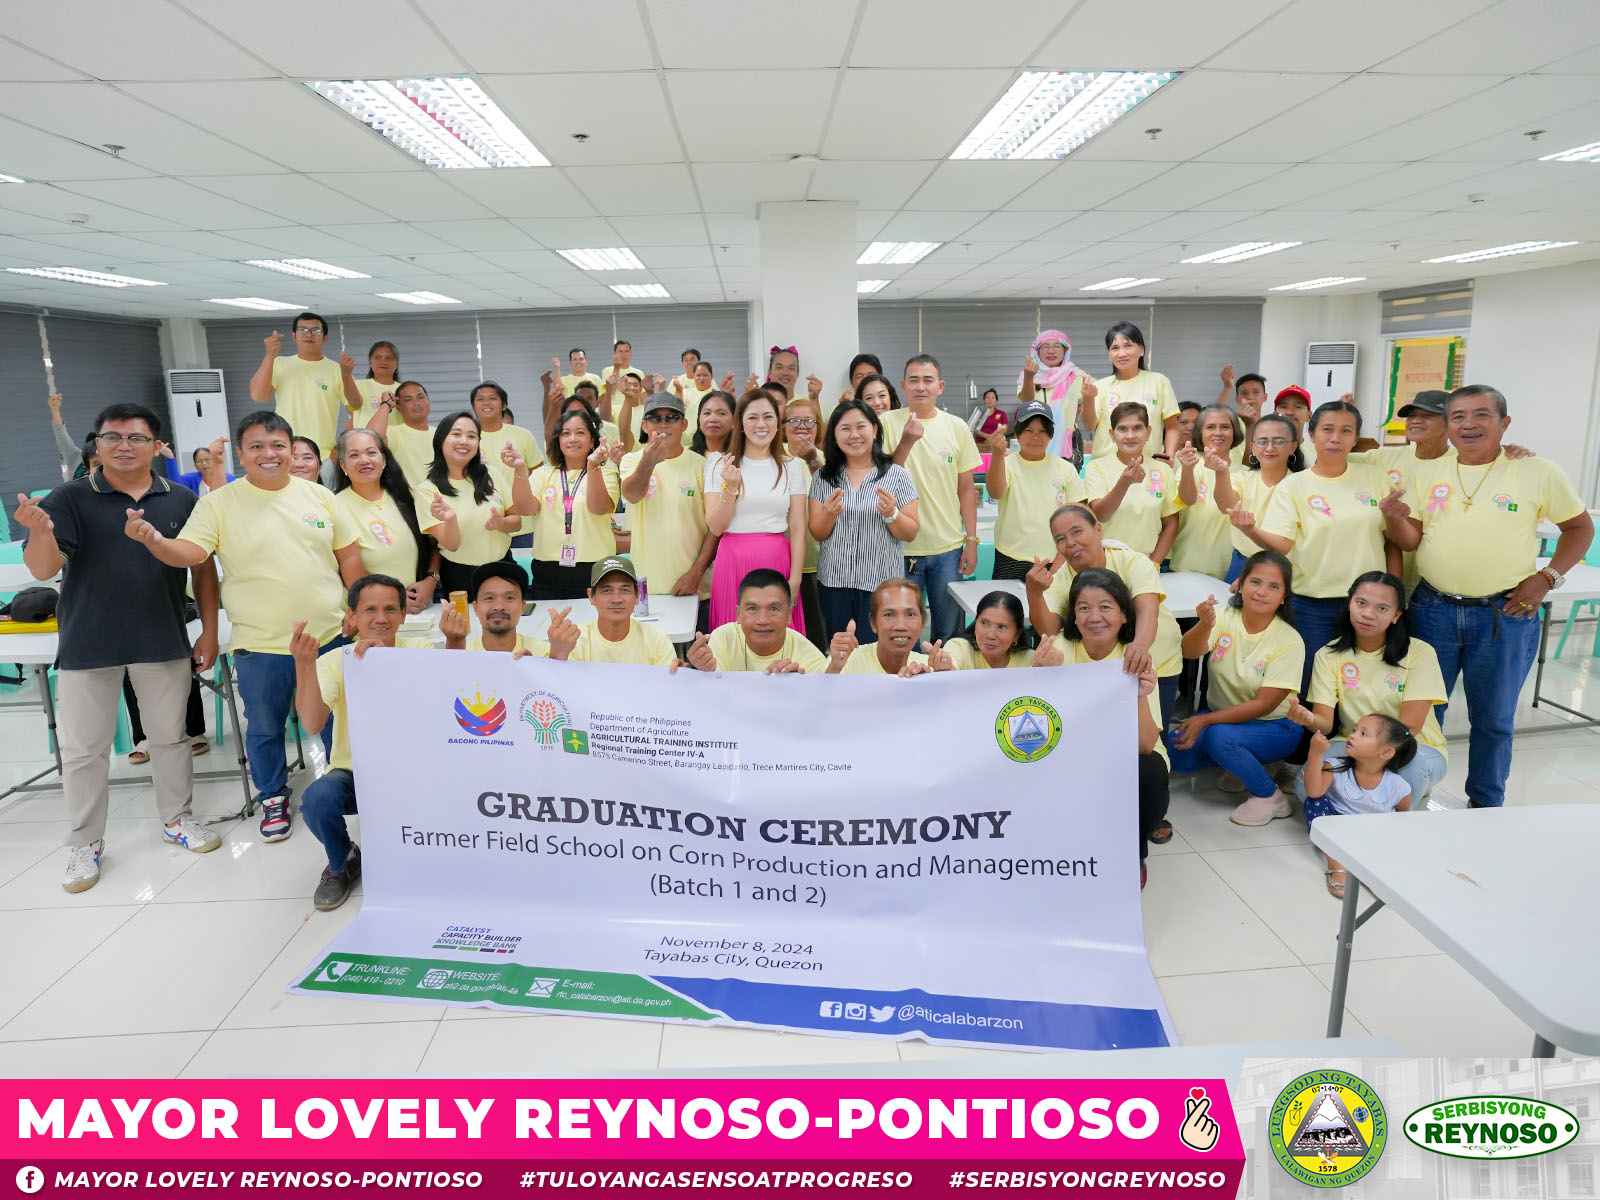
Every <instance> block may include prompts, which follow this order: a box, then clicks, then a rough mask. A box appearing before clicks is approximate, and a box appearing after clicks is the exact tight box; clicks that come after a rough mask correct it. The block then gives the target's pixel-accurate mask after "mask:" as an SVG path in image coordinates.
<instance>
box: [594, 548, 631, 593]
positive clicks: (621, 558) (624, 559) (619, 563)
mask: <svg viewBox="0 0 1600 1200" xmlns="http://www.w3.org/2000/svg"><path fill="white" fill-rule="evenodd" d="M613 571H621V572H622V573H623V574H624V575H626V576H627V577H628V578H629V579H631V580H633V581H634V582H635V583H638V582H639V572H637V571H635V570H634V569H633V562H632V561H631V560H630V559H629V558H628V556H627V555H625V554H612V555H610V556H608V557H606V558H602V559H601V560H600V561H599V562H597V563H595V565H594V570H592V571H590V572H589V586H590V587H599V586H600V581H601V580H602V579H604V578H605V577H606V576H607V575H609V574H611V573H612V572H613Z"/></svg>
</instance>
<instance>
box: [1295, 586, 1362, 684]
mask: <svg viewBox="0 0 1600 1200" xmlns="http://www.w3.org/2000/svg"><path fill="white" fill-rule="evenodd" d="M1349 607H1350V599H1349V597H1347V596H1296V597H1295V598H1294V627H1295V630H1296V631H1297V632H1298V633H1299V634H1300V640H1301V641H1303V642H1304V643H1305V644H1306V665H1305V668H1304V669H1303V670H1302V671H1301V672H1300V694H1301V695H1302V696H1304V695H1305V694H1306V692H1307V691H1308V690H1309V689H1310V687H1311V664H1312V663H1313V662H1314V661H1315V660H1316V657H1317V651H1318V650H1321V649H1322V648H1323V647H1324V646H1326V645H1327V644H1328V643H1329V642H1331V641H1333V631H1334V627H1335V626H1336V625H1338V623H1339V614H1340V613H1342V612H1344V611H1345V609H1347V608H1349Z"/></svg>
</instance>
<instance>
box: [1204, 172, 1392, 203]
mask: <svg viewBox="0 0 1600 1200" xmlns="http://www.w3.org/2000/svg"><path fill="white" fill-rule="evenodd" d="M1236 165H1237V167H1238V169H1239V170H1241V171H1243V172H1245V173H1246V176H1245V177H1247V178H1249V182H1248V183H1243V182H1241V184H1240V186H1239V187H1237V188H1231V189H1227V190H1224V191H1222V192H1221V193H1219V194H1218V195H1216V196H1214V197H1213V198H1212V199H1210V200H1206V201H1203V202H1201V203H1200V204H1199V205H1197V206H1196V207H1199V208H1216V209H1224V210H1228V211H1232V210H1234V209H1236V208H1238V207H1239V206H1240V205H1244V206H1246V207H1248V208H1253V209H1270V208H1277V207H1279V206H1280V205H1292V204H1296V203H1302V204H1303V203H1315V202H1316V198H1317V197H1319V196H1320V195H1321V194H1322V193H1323V192H1324V191H1327V190H1328V189H1330V188H1336V187H1344V186H1345V185H1347V184H1352V183H1358V182H1360V181H1361V180H1364V179H1371V178H1372V177H1373V176H1375V175H1379V174H1381V173H1382V172H1383V171H1384V170H1386V168H1385V167H1384V166H1383V165H1381V164H1379V163H1337V164H1335V163H1296V164H1295V165H1294V166H1292V167H1290V168H1288V169H1287V170H1283V169H1282V164H1279V167H1278V168H1275V170H1276V172H1277V173H1276V174H1273V175H1269V176H1267V177H1265V178H1262V177H1260V176H1258V175H1256V174H1255V168H1256V167H1257V166H1258V165H1259V164H1257V163H1239V164H1236Z"/></svg>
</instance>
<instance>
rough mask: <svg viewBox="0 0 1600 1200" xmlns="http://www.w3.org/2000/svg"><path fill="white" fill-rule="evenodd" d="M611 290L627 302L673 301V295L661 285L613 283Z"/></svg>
mask: <svg viewBox="0 0 1600 1200" xmlns="http://www.w3.org/2000/svg"><path fill="white" fill-rule="evenodd" d="M611 290H612V291H613V292H615V293H616V294H617V295H619V296H621V297H623V298H624V299H627V300H670V299H672V293H671V292H669V291H667V289H666V288H664V287H662V286H661V285H660V284H659V283H613V284H612V285H611Z"/></svg>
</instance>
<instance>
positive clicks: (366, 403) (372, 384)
mask: <svg viewBox="0 0 1600 1200" xmlns="http://www.w3.org/2000/svg"><path fill="white" fill-rule="evenodd" d="M342 386H343V385H342V383H341V391H340V393H339V394H340V396H341V398H342V397H343V395H344V392H343V390H342ZM399 386H400V382H399V380H396V381H395V382H394V383H379V382H378V381H377V380H376V379H358V380H356V391H358V392H360V393H361V407H360V408H359V409H357V410H356V412H355V414H354V415H353V416H351V418H350V428H352V429H365V428H366V427H367V422H368V421H370V420H372V418H373V417H375V416H377V415H378V397H379V396H381V395H383V394H384V393H385V392H389V393H391V394H392V393H393V392H394V390H395V389H396V388H398V387H399ZM389 420H390V421H391V422H392V423H393V424H396V425H398V424H399V423H400V414H399V413H398V412H392V413H390V414H389Z"/></svg>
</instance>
